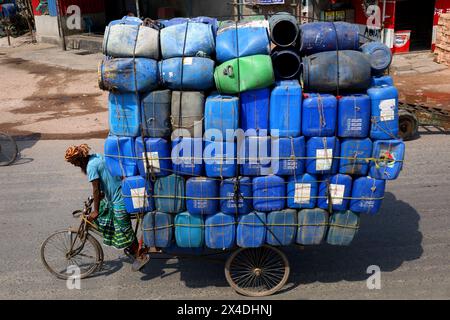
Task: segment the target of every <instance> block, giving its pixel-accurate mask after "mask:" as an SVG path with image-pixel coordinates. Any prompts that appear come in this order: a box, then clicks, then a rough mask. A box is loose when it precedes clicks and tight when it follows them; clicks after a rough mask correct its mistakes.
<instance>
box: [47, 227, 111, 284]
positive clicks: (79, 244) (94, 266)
mask: <svg viewBox="0 0 450 320" xmlns="http://www.w3.org/2000/svg"><path fill="white" fill-rule="evenodd" d="M71 243H74V245H73V249H72V250H70V247H71ZM41 260H42V263H43V264H44V266H45V268H47V270H48V271H50V272H51V273H52V274H53V275H55V276H56V277H58V278H59V279H64V280H67V279H68V278H69V277H70V276H73V274H72V273H69V272H68V270H69V267H77V268H79V271H80V273H79V276H80V279H84V278H86V277H88V276H90V275H91V274H92V273H94V272H95V271H96V270H98V269H100V267H101V265H102V263H103V249H102V247H101V245H100V243H99V242H98V241H97V240H96V239H95V238H94V237H93V236H91V235H90V234H88V235H87V237H86V241H82V240H81V239H80V237H79V236H78V234H77V232H75V231H72V230H61V231H57V232H55V233H54V234H52V235H51V236H50V237H48V238H47V239H46V240H45V241H44V242H43V243H42V246H41Z"/></svg>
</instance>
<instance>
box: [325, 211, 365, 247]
mask: <svg viewBox="0 0 450 320" xmlns="http://www.w3.org/2000/svg"><path fill="white" fill-rule="evenodd" d="M358 229H359V214H358V213H355V212H352V211H350V210H347V211H336V212H334V213H333V214H332V215H331V216H330V222H329V229H328V234H327V243H328V244H331V245H334V246H348V245H350V243H352V241H353V238H354V237H355V235H356V233H357V231H358Z"/></svg>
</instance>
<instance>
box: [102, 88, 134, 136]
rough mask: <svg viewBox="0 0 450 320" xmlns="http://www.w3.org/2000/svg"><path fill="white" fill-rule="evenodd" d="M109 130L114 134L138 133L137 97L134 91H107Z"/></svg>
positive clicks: (131, 134) (132, 134) (129, 134)
mask: <svg viewBox="0 0 450 320" xmlns="http://www.w3.org/2000/svg"><path fill="white" fill-rule="evenodd" d="M108 109H109V132H110V134H113V135H116V136H126V137H137V136H139V135H140V128H141V118H140V112H139V97H138V96H136V94H134V93H122V94H120V93H112V92H110V93H109V97H108Z"/></svg>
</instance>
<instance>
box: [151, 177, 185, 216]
mask: <svg viewBox="0 0 450 320" xmlns="http://www.w3.org/2000/svg"><path fill="white" fill-rule="evenodd" d="M154 193H155V196H154V198H155V208H156V210H157V211H159V212H164V213H180V212H183V211H185V210H186V204H185V199H184V197H185V182H184V179H183V177H181V176H178V175H175V174H171V175H170V176H167V177H161V178H158V179H156V182H155V187H154Z"/></svg>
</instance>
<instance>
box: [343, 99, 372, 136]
mask: <svg viewBox="0 0 450 320" xmlns="http://www.w3.org/2000/svg"><path fill="white" fill-rule="evenodd" d="M369 131H370V98H369V96H368V95H366V94H353V95H348V96H343V97H341V98H339V100H338V130H337V132H338V134H337V135H338V136H339V137H341V138H367V137H368V136H369Z"/></svg>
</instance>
